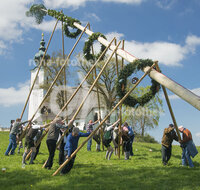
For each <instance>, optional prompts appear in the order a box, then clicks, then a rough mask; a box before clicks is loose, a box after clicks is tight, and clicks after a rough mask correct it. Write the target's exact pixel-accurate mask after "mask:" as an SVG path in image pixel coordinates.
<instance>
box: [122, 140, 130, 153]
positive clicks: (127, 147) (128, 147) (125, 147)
mask: <svg viewBox="0 0 200 190" xmlns="http://www.w3.org/2000/svg"><path fill="white" fill-rule="evenodd" d="M131 146H132V144H131V141H130V140H128V141H124V143H123V148H124V152H130V151H131Z"/></svg>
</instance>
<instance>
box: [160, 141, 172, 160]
mask: <svg viewBox="0 0 200 190" xmlns="http://www.w3.org/2000/svg"><path fill="white" fill-rule="evenodd" d="M161 151H162V162H163V164H167V162H168V161H169V159H170V158H171V154H172V146H169V148H168V147H166V146H164V145H162V149H161Z"/></svg>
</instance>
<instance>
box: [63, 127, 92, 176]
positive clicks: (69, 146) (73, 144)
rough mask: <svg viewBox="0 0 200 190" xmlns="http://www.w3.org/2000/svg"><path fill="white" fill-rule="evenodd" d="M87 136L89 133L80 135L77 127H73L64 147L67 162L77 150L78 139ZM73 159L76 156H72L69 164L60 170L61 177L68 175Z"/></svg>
mask: <svg viewBox="0 0 200 190" xmlns="http://www.w3.org/2000/svg"><path fill="white" fill-rule="evenodd" d="M89 135H90V132H87V133H82V132H80V131H79V128H78V127H74V128H73V129H72V133H70V134H69V135H68V136H67V142H66V144H65V147H64V151H65V153H64V154H65V160H67V158H68V157H70V156H71V154H72V153H73V152H74V151H75V150H76V149H77V147H78V141H79V138H80V137H88V136H89ZM75 158H76V156H74V157H73V158H72V159H71V160H70V161H69V163H68V164H66V165H65V167H64V168H63V169H62V170H61V175H62V174H66V173H68V172H69V171H70V170H71V169H72V167H73V165H74V161H75Z"/></svg>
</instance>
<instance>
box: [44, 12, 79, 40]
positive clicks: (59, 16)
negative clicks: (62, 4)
mask: <svg viewBox="0 0 200 190" xmlns="http://www.w3.org/2000/svg"><path fill="white" fill-rule="evenodd" d="M48 15H49V16H52V17H54V18H56V19H58V20H60V21H62V22H63V23H64V32H65V35H66V36H67V37H69V38H76V37H77V36H78V35H79V34H80V33H81V30H79V29H77V28H76V27H75V26H74V22H77V23H79V24H81V22H80V21H79V20H78V19H75V18H72V17H68V16H66V15H64V14H63V13H62V12H58V11H55V10H50V9H49V10H48ZM69 27H71V28H72V29H76V31H75V32H70V30H69Z"/></svg>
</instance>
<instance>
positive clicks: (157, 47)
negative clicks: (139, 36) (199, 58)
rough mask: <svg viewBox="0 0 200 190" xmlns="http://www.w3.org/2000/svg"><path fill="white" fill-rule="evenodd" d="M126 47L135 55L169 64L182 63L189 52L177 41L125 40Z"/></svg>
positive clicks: (176, 64)
mask: <svg viewBox="0 0 200 190" xmlns="http://www.w3.org/2000/svg"><path fill="white" fill-rule="evenodd" d="M125 49H127V50H128V51H129V52H133V54H134V56H136V57H138V58H142V59H147V58H149V59H153V60H158V61H159V63H162V64H164V65H168V66H178V65H180V63H179V62H181V61H182V60H183V59H184V57H185V54H186V53H187V51H186V49H185V48H184V47H181V46H180V45H178V44H175V43H169V42H152V43H149V42H145V43H142V42H136V41H128V42H125Z"/></svg>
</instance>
